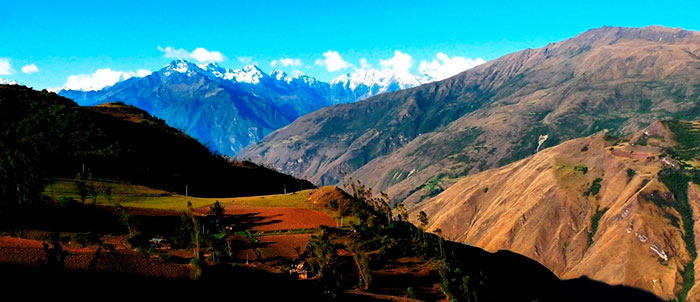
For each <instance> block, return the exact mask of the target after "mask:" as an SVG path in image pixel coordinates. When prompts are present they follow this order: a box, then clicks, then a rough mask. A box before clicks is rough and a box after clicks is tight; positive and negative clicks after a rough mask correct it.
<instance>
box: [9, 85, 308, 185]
mask: <svg viewBox="0 0 700 302" xmlns="http://www.w3.org/2000/svg"><path fill="white" fill-rule="evenodd" d="M0 131H2V132H1V133H0V145H1V146H2V147H3V148H2V150H3V153H2V154H1V155H2V156H3V157H2V158H0V160H1V162H0V168H2V169H4V170H5V171H11V173H10V174H13V175H17V176H28V175H36V176H37V177H43V178H51V177H75V176H76V175H77V174H82V175H83V176H84V177H87V176H88V175H89V176H90V177H95V178H109V179H118V180H123V181H127V182H133V183H138V184H142V185H146V186H150V187H153V188H159V189H165V190H168V191H173V192H178V193H181V194H184V193H185V186H187V187H188V192H187V193H188V194H189V195H193V196H245V195H261V194H272V193H282V192H283V191H284V190H285V187H286V189H287V190H288V191H296V190H300V189H303V188H307V189H308V188H311V187H313V186H312V185H311V184H310V183H308V182H306V181H303V180H298V179H295V178H293V177H290V176H287V175H284V174H281V173H278V172H275V171H272V170H270V169H267V168H264V167H260V166H257V165H255V164H252V163H249V162H240V161H235V162H231V161H228V160H227V159H225V158H223V157H221V156H216V155H213V154H211V153H210V152H209V150H207V148H205V147H204V146H202V145H201V144H199V143H198V142H197V141H196V140H194V139H192V138H191V137H189V136H187V135H184V134H182V133H181V132H180V131H178V130H176V129H174V128H172V127H169V126H167V125H166V124H165V123H164V122H163V121H162V120H159V119H156V118H153V117H152V116H150V115H149V114H147V113H146V112H144V111H142V110H140V109H137V108H135V107H131V106H125V105H123V104H107V105H102V106H97V107H79V106H78V105H76V104H75V103H74V102H73V101H71V100H68V99H66V98H63V97H59V96H57V95H56V94H53V93H49V92H46V91H43V92H38V91H34V90H31V89H29V88H25V87H22V86H15V85H13V86H10V85H0ZM33 170H36V171H33ZM31 171H33V172H36V173H28V172H31ZM8 173H9V172H8ZM18 189H21V188H18ZM7 194H10V193H7Z"/></svg>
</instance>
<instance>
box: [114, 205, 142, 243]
mask: <svg viewBox="0 0 700 302" xmlns="http://www.w3.org/2000/svg"><path fill="white" fill-rule="evenodd" d="M117 208H118V209H120V210H121V215H120V216H119V222H121V223H122V225H123V226H124V227H125V228H126V229H127V231H128V232H129V239H131V238H134V236H136V235H138V229H137V228H136V222H135V221H134V217H133V216H131V214H129V211H127V210H126V208H125V207H122V206H121V205H117Z"/></svg>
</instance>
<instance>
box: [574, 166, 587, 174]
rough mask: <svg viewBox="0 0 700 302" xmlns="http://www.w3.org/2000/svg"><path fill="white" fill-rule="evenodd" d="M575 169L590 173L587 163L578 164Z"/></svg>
mask: <svg viewBox="0 0 700 302" xmlns="http://www.w3.org/2000/svg"><path fill="white" fill-rule="evenodd" d="M574 171H577V172H583V174H586V173H588V167H586V166H585V165H577V166H575V167H574Z"/></svg>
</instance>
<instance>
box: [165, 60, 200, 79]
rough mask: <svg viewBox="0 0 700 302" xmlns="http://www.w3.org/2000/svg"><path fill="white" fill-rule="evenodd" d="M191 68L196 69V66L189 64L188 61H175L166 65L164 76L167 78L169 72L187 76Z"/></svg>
mask: <svg viewBox="0 0 700 302" xmlns="http://www.w3.org/2000/svg"><path fill="white" fill-rule="evenodd" d="M193 68H198V66H197V65H196V64H192V63H190V62H189V61H185V60H183V59H177V60H173V61H172V62H170V64H168V65H166V66H165V68H164V69H165V70H166V71H165V75H166V76H167V75H170V73H171V72H177V73H187V75H190V74H191V72H192V69H193Z"/></svg>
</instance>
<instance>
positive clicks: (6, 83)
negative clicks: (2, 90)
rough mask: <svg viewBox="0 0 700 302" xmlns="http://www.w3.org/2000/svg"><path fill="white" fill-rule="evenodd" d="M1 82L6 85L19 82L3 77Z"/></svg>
mask: <svg viewBox="0 0 700 302" xmlns="http://www.w3.org/2000/svg"><path fill="white" fill-rule="evenodd" d="M0 84H5V85H17V84H18V83H17V82H15V81H13V80H5V79H3V78H0Z"/></svg>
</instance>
